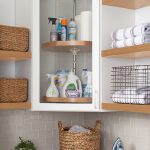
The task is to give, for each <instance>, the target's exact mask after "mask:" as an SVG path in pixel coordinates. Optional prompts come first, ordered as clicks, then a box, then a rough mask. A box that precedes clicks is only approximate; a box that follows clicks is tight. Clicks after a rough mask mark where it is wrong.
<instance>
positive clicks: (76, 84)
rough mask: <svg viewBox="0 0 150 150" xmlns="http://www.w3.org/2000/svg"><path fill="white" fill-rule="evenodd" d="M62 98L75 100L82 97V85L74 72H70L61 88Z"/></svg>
mask: <svg viewBox="0 0 150 150" xmlns="http://www.w3.org/2000/svg"><path fill="white" fill-rule="evenodd" d="M61 96H62V97H70V98H77V97H82V85H81V81H80V79H79V77H78V76H76V75H75V73H74V72H72V71H71V72H70V73H69V75H68V77H67V80H66V82H65V84H64V86H63V88H62V92H61Z"/></svg>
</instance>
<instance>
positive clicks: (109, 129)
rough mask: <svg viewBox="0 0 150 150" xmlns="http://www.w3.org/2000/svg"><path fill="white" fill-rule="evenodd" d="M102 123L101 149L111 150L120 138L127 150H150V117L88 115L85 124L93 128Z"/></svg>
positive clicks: (116, 113)
mask: <svg viewBox="0 0 150 150" xmlns="http://www.w3.org/2000/svg"><path fill="white" fill-rule="evenodd" d="M98 119H99V120H101V121H102V129H101V147H102V150H111V148H112V145H113V142H114V140H115V139H116V138H117V137H120V138H121V139H122V141H123V143H124V147H125V150H150V142H149V139H150V115H148V114H138V113H123V112H115V113H111V112H110V113H86V114H85V124H86V125H89V126H92V125H93V124H94V122H95V120H98Z"/></svg>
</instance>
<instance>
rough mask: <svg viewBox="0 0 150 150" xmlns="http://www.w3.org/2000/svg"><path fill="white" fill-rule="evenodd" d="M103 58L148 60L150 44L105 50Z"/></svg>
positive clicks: (102, 54)
mask: <svg viewBox="0 0 150 150" xmlns="http://www.w3.org/2000/svg"><path fill="white" fill-rule="evenodd" d="M101 56H102V57H116V58H117V57H119V58H121V57H122V58H146V57H150V44H143V45H137V46H130V47H124V48H114V49H108V50H103V51H102V53H101Z"/></svg>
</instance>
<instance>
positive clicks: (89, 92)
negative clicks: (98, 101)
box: [83, 71, 92, 98]
mask: <svg viewBox="0 0 150 150" xmlns="http://www.w3.org/2000/svg"><path fill="white" fill-rule="evenodd" d="M83 95H84V97H90V98H91V97H92V72H91V71H87V86H86V87H85V90H84V93H83Z"/></svg>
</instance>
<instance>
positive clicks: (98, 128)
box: [94, 120, 101, 132]
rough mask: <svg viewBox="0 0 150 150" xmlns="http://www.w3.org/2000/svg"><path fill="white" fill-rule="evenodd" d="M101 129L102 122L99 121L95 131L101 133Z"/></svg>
mask: <svg viewBox="0 0 150 150" xmlns="http://www.w3.org/2000/svg"><path fill="white" fill-rule="evenodd" d="M100 127H101V122H100V120H97V121H96V124H95V128H94V129H95V131H98V132H99V131H100Z"/></svg>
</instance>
